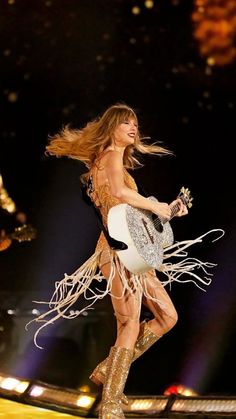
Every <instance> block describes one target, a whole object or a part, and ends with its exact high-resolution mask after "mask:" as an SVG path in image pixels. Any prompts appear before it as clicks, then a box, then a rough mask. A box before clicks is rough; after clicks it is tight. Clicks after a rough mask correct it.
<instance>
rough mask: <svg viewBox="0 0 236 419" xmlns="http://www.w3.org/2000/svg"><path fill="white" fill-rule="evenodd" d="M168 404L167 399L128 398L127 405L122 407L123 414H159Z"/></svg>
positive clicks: (161, 397)
mask: <svg viewBox="0 0 236 419" xmlns="http://www.w3.org/2000/svg"><path fill="white" fill-rule="evenodd" d="M167 403H168V398H167V397H163V396H160V397H146V396H140V397H135V398H133V397H131V398H129V404H128V405H127V406H125V407H123V409H124V412H125V413H128V412H130V413H142V414H145V413H149V414H150V413H151V412H155V413H160V412H162V411H163V410H165V409H166V407H167Z"/></svg>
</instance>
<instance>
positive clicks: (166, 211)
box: [152, 202, 171, 221]
mask: <svg viewBox="0 0 236 419" xmlns="http://www.w3.org/2000/svg"><path fill="white" fill-rule="evenodd" d="M153 203H154V205H153V210H152V212H153V213H154V214H156V215H158V217H160V218H161V219H162V220H167V221H168V220H170V217H171V209H170V206H169V205H168V204H166V203H165V202H153Z"/></svg>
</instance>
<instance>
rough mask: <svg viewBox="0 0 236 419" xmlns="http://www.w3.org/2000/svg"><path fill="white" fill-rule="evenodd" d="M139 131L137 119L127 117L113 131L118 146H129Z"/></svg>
mask: <svg viewBox="0 0 236 419" xmlns="http://www.w3.org/2000/svg"><path fill="white" fill-rule="evenodd" d="M137 131H138V124H137V121H136V120H135V119H134V118H129V119H127V120H126V121H124V122H122V123H121V124H119V125H118V126H117V127H116V128H115V130H114V133H113V138H114V144H115V145H116V146H118V147H127V146H128V145H130V144H133V143H134V139H135V136H136V135H137Z"/></svg>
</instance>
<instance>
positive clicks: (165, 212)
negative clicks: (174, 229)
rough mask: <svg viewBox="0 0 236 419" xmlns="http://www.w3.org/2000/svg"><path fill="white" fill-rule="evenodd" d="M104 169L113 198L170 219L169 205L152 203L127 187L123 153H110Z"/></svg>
mask: <svg viewBox="0 0 236 419" xmlns="http://www.w3.org/2000/svg"><path fill="white" fill-rule="evenodd" d="M104 168H105V171H106V175H107V179H108V182H109V185H110V190H111V193H112V195H113V196H115V197H116V198H119V199H120V200H121V201H122V202H124V203H126V204H129V205H132V206H133V207H136V208H142V209H146V210H149V211H151V212H153V213H154V214H156V215H158V216H160V217H161V218H165V219H170V216H171V209H170V207H169V205H168V204H166V203H163V202H154V201H151V200H150V199H148V198H145V197H144V196H142V195H140V194H139V193H138V192H136V191H135V190H133V189H130V188H128V187H127V186H126V185H125V182H124V167H123V156H122V154H121V153H119V152H118V151H111V152H110V153H108V154H107V155H106V159H105V161H104Z"/></svg>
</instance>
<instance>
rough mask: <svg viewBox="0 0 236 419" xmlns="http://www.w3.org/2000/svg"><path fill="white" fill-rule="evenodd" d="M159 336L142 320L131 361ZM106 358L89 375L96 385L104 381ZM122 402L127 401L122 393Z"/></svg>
mask: <svg viewBox="0 0 236 419" xmlns="http://www.w3.org/2000/svg"><path fill="white" fill-rule="evenodd" d="M160 337H161V336H157V335H156V334H155V333H153V332H152V331H151V329H149V327H148V323H147V322H146V321H143V322H142V323H141V325H140V332H139V336H138V339H137V341H136V343H135V347H134V354H133V359H132V362H133V361H135V360H136V359H137V358H139V357H140V356H141V355H142V354H143V353H144V352H146V351H147V350H148V349H149V348H150V347H151V346H152V345H153V344H154V343H155V342H156V341H157V340H158V339H160ZM107 360H108V358H106V359H104V360H103V361H102V362H100V363H99V364H98V365H97V366H96V368H95V369H94V371H93V372H92V374H91V375H90V377H89V378H90V380H91V381H93V382H94V383H95V384H97V385H101V384H103V383H104V381H105V377H106V369H107ZM122 402H123V403H126V404H127V403H128V400H127V398H126V397H125V395H122Z"/></svg>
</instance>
